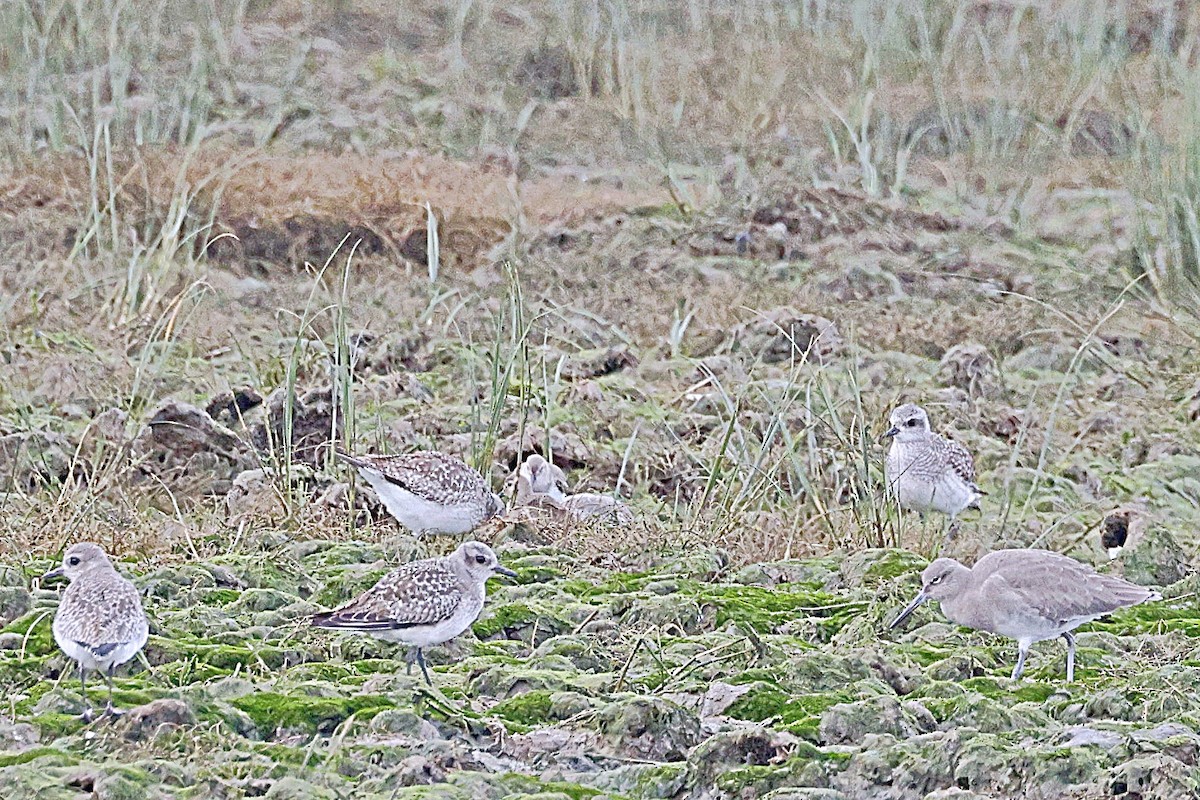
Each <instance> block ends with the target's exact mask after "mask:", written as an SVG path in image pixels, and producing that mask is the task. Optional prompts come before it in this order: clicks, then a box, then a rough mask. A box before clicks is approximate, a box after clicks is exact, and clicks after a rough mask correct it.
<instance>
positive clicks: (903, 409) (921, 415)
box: [886, 403, 929, 442]
mask: <svg viewBox="0 0 1200 800" xmlns="http://www.w3.org/2000/svg"><path fill="white" fill-rule="evenodd" d="M888 424H889V425H891V427H890V428H888V432H887V434H886V435H887V436H889V437H895V439H896V441H898V442H914V441H917V440H919V439H923V438H924V437H925V436H927V435H928V434H929V415H928V414H926V413H925V409H923V408H921V407H920V406H919V405H916V404H915V403H905V404H904V405H902V406H899V407H898V408H896V409H895V410H894V411H893V412H892V414H891V416H890V417H888Z"/></svg>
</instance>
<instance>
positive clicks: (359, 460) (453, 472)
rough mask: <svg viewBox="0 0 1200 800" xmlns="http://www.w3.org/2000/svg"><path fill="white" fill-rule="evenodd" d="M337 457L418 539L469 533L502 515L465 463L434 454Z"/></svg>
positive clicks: (496, 498)
mask: <svg viewBox="0 0 1200 800" xmlns="http://www.w3.org/2000/svg"><path fill="white" fill-rule="evenodd" d="M337 455H338V458H340V459H342V460H343V461H345V462H346V463H348V464H350V465H352V466H354V467H356V468H357V469H358V474H359V475H362V476H363V478H364V479H365V480H366V481H367V483H369V484H371V488H372V489H374V490H375V494H376V495H378V496H379V499H380V500H381V501H382V502H383V505H384V507H386V508H387V510H388V513H390V514H391V515H392V516H393V517H395V518H396V520H397V521H398V522H399V523H400V524H401V525H403V526H404V527H405V528H408V529H409V530H410V531H412V532H413V533H415V534H417V535H418V536H419V535H421V534H424V533H448V534H460V533H470V532H471V531H473V530H475V528H477V527H478V526H479V525H480V524H481V523H483V522H484V521H486V520H489V519H491V518H492V517H495V516H497V515H500V514H503V513H504V502H503V501H502V500H501V499H500V496H499V495H497V494H496V493H495V492H492V491H491V490H490V489H488V485H487V483H485V482H484V480H483V476H481V475H480V474H479V473H478V472H476V471H475V470H473V469H471V468H470V467H469V466H467V464H466V462H464V461H463V460H462V459H461V458H458V457H456V456H451V455H447V454H446V453H439V452H437V451H434V450H427V451H420V452H416V453H407V454H405V455H398V456H352V455H350V454H348V453H342V452H339V453H338V454H337Z"/></svg>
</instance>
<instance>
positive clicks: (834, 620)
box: [678, 581, 866, 635]
mask: <svg viewBox="0 0 1200 800" xmlns="http://www.w3.org/2000/svg"><path fill="white" fill-rule="evenodd" d="M678 593H679V594H680V595H682V596H685V597H691V598H694V599H695V600H696V601H697V602H699V603H701V604H711V605H714V606H716V608H717V619H716V623H717V626H718V627H720V626H722V625H725V624H727V623H729V622H733V623H736V624H737V625H739V626H749V627H751V628H753V629H754V630H756V631H758V632H759V633H771V632H773V631H775V630H776V629H778V628H779V627H780V626H781V625H783V624H785V623H787V622H790V621H792V620H794V619H796V618H797V617H800V616H808V617H810V618H811V617H816V618H818V624H819V625H821V627H822V629H823V631H824V632H825V633H826V634H827V635H832V634H833V633H836V632H837V631H838V630H841V628H842V627H843V626H844V625H845V624H846V623H847V622H849V621H850V619H851V616H852V615H851V614H848V613H846V612H847V611H851V610H856V609H861V608H863V607H865V606H866V603H865V602H863V603H851V604H847V603H845V602H844V601H841V600H840V598H838V597H836V596H834V595H831V594H828V593H827V592H821V591H815V590H812V589H805V588H803V587H800V586H796V585H790V584H784V585H781V586H777V587H774V588H770V589H768V588H764V587H762V586H743V585H740V584H723V585H714V584H708V583H698V582H695V581H681V582H680V586H679V591H678Z"/></svg>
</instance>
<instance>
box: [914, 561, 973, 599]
mask: <svg viewBox="0 0 1200 800" xmlns="http://www.w3.org/2000/svg"><path fill="white" fill-rule="evenodd" d="M970 579H971V571H970V570H969V569H967V568H966V567H964V566H963V565H962V564H960V563H958V562H957V561H955V560H954V559H953V558H939V559H937V560H935V561H934V562H933V563H932V564H930V565H929V566H928V567H926V568H925V571H924V572H922V573H921V593H922V594H924V595H925V596H926V597H927V598H929V599H930V600H942V599H944V598H947V597H953V596H954V595H956V594H958V593H959V592H960V591H962V590H963V589H964V588H966V584H967V582H968V581H969V580H970Z"/></svg>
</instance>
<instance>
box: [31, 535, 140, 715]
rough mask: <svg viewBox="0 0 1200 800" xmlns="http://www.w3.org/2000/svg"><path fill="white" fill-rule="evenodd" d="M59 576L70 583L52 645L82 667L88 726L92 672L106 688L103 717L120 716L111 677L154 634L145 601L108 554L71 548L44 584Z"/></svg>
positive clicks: (91, 547) (81, 545)
mask: <svg viewBox="0 0 1200 800" xmlns="http://www.w3.org/2000/svg"><path fill="white" fill-rule="evenodd" d="M57 577H65V578H67V579H68V580H69V581H70V582H71V583H70V585H69V586H68V587H67V589H66V591H64V592H63V595H62V600H61V601H60V602H59V604H58V611H57V612H55V614H54V624H53V625H52V630H53V632H54V641H56V642H58V646H59V647H61V648H62V650H63V652H64V653H66V654H67V655H68V656H70V657H71V658H72V659H74V660H75V661H76V662H77V663H78V664H79V691H80V693H81V694H82V695H83V702H84V712H83V718H84V719H85V720H87V721H89V722H90V721H91V720H92V719H93V718H94V712H93V710H92V707H91V704H90V703H89V702H88V698H87V673H88V670H98V671H100V672H101V673H103V675H104V678H105V681H106V682H107V683H108V703H107V705H106V706H105V708H104V715H106V716H108V715H111V716H116V715H119V714H120V713H121V712H118V711H117V710H116V709H115V708H114V707H113V673H114V672H115V671H116V668H117V667H118V666H120V665H121V664H124V663H125V662H126V661H129V660H130V659H131V658H133V657H134V656H135V655H137V653H138V651H139V650H141V649H142V647H144V646H145V644H146V639H147V638H148V637H149V634H150V626H149V624H148V623H147V621H146V613H145V611H143V609H142V600H141V596H140V595H139V594H138V590H137V588H136V587H134V585H133V584H132V583H130V582H129V581H128V580H126V579H125V578H123V577H122V576H121V575H120V574H119V573H118V572H117V571H116V569H115V568H114V567H113V565H112V562H111V561H109V558H108V555H107V554H106V553H105V552H104V550H103V549H102V548H101V547H100V546H99V545H95V544H92V543H91V542H80V543H78V544H74V545H71V547H70V548H68V549H67V552H66V554H65V555H64V556H63V563H62V566H61V567H58V568H57V569H52V570H50V571H49V572H47V573H46V574H45V575H43V576H42V579H43V580H48V579H53V578H57Z"/></svg>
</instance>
